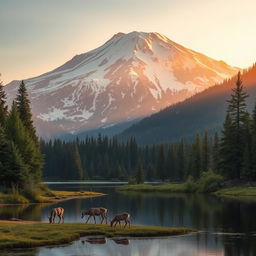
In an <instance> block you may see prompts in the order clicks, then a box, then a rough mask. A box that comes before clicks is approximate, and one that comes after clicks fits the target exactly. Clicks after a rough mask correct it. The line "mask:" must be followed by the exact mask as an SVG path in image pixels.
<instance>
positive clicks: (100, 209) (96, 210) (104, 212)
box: [81, 207, 108, 224]
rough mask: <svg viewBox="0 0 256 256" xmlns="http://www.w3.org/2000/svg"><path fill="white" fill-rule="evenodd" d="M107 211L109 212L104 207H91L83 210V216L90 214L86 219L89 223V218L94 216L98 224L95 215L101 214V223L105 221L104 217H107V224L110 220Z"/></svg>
mask: <svg viewBox="0 0 256 256" xmlns="http://www.w3.org/2000/svg"><path fill="white" fill-rule="evenodd" d="M107 213H108V209H106V208H103V207H98V208H90V209H89V210H85V211H82V216H81V218H83V217H84V216H86V215H89V217H88V218H87V220H86V223H87V222H88V220H89V219H90V218H91V217H92V216H93V218H94V222H95V224H96V219H95V216H101V224H102V223H103V221H104V219H105V221H106V224H107V222H108V221H107Z"/></svg>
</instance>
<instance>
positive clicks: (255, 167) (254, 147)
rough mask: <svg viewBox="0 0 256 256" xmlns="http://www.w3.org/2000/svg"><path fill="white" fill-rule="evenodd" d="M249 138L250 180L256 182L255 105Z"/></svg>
mask: <svg viewBox="0 0 256 256" xmlns="http://www.w3.org/2000/svg"><path fill="white" fill-rule="evenodd" d="M251 136H252V139H251V161H252V163H251V164H252V166H251V168H252V170H251V178H252V179H253V180H256V104H255V106H254V109H253V112H252V125H251Z"/></svg>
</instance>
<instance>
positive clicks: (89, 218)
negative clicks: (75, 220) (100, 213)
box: [85, 215, 91, 223]
mask: <svg viewBox="0 0 256 256" xmlns="http://www.w3.org/2000/svg"><path fill="white" fill-rule="evenodd" d="M90 218H91V215H89V217H88V218H87V221H86V222H85V223H87V222H88V220H89V219H90Z"/></svg>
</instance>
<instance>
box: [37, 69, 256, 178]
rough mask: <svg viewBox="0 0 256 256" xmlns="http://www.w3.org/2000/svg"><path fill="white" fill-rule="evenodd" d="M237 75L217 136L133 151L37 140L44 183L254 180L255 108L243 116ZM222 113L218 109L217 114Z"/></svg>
mask: <svg viewBox="0 0 256 256" xmlns="http://www.w3.org/2000/svg"><path fill="white" fill-rule="evenodd" d="M247 97H248V95H247V93H246V92H245V89H244V87H243V85H242V80H241V75H240V73H239V74H238V77H237V81H234V85H233V89H232V91H231V97H230V100H229V101H228V102H227V111H226V121H225V123H224V125H223V129H222V132H221V133H215V135H214V136H209V135H208V133H207V131H205V132H204V134H203V135H200V134H195V135H194V140H193V143H191V144H188V143H186V144H185V143H184V140H183V139H182V138H181V139H180V141H179V142H175V143H164V144H159V145H145V146H139V145H138V144H137V142H136V140H135V138H134V137H131V138H129V139H128V140H127V141H126V142H124V141H121V140H118V138H117V137H112V138H109V137H107V136H101V135H100V134H99V136H98V138H94V137H87V138H86V139H85V140H79V139H77V140H76V141H73V142H65V141H61V140H54V141H49V142H45V141H41V150H42V152H43V154H44V155H45V165H44V169H43V175H44V178H45V179H47V180H51V179H53V180H59V179H60V180H82V179H104V180H106V179H107V180H127V179H129V178H131V177H136V178H137V180H139V181H140V182H143V181H144V180H145V179H146V180H148V181H152V180H162V181H166V180H169V181H172V182H174V181H184V180H186V179H187V178H188V177H192V178H193V179H194V180H197V179H198V178H199V177H200V176H201V175H202V173H203V172H206V171H209V170H212V171H213V172H215V173H218V174H221V175H223V176H224V177H225V178H226V179H241V180H256V153H255V152H256V107H254V110H253V111H252V113H249V112H248V111H247V105H246V98H247ZM223 111H224V110H223Z"/></svg>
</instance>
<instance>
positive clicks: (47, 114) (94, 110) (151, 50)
mask: <svg viewBox="0 0 256 256" xmlns="http://www.w3.org/2000/svg"><path fill="white" fill-rule="evenodd" d="M238 70H239V69H238V68H236V67H231V66H229V65H227V64H226V63H225V62H223V61H216V60H214V59H211V58H209V57H207V56H205V55H203V54H200V53H198V52H195V51H193V50H190V49H187V48H185V47H183V46H181V45H179V44H177V43H175V42H173V41H171V40H170V39H168V38H167V37H165V36H163V35H161V34H159V33H144V32H131V33H128V34H124V33H118V34H116V35H114V36H113V37H112V38H111V39H110V40H108V41H107V42H106V43H105V44H104V45H102V46H100V47H99V48H97V49H95V50H92V51H89V52H87V53H84V54H80V55H76V56H75V57H73V58H72V59H71V60H70V61H68V62H66V63H65V64H64V65H62V66H60V67H58V68H56V69H55V70H53V71H50V72H48V73H45V74H43V75H40V76H38V77H34V78H30V79H27V80H26V81H25V83H26V86H27V90H28V92H29V95H30V99H31V106H32V111H33V115H34V120H35V124H36V126H37V129H38V133H39V135H40V136H51V135H53V134H58V133H66V132H67V133H77V132H80V131H84V130H89V129H94V128H98V127H102V126H109V125H113V124H116V123H120V122H124V121H128V120H133V119H136V118H141V117H144V116H147V115H150V114H152V113H154V112H157V111H159V110H161V109H163V108H165V107H167V106H169V105H172V104H174V103H177V102H180V101H182V100H184V99H186V98H188V97H190V96H191V95H194V94H196V93H198V92H200V91H202V90H204V89H206V88H208V87H210V86H213V85H214V84H216V83H220V82H221V81H223V79H226V78H229V77H231V76H233V75H234V74H236V73H237V71H238ZM18 84H19V81H13V82H11V83H10V84H8V85H7V86H6V92H7V95H8V98H9V102H11V101H12V99H13V98H14V97H15V95H16V93H17V85H18Z"/></svg>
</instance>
